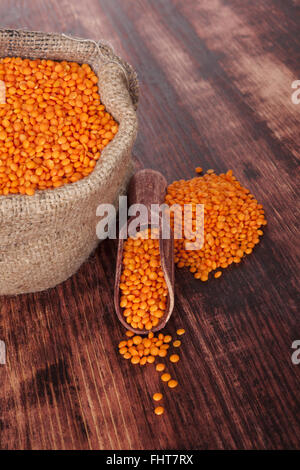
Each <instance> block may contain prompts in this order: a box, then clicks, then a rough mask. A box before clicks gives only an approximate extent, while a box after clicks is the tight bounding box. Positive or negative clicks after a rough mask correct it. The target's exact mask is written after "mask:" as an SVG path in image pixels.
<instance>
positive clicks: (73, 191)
mask: <svg viewBox="0 0 300 470" xmlns="http://www.w3.org/2000/svg"><path fill="white" fill-rule="evenodd" d="M3 33H4V34H5V33H7V34H16V33H20V34H26V35H27V34H28V35H33V36H34V35H38V36H41V38H44V37H45V36H47V37H50V36H51V37H57V38H67V39H70V40H75V41H78V42H89V43H90V44H94V45H95V48H94V50H93V51H92V52H91V53H90V55H89V56H87V59H86V61H85V63H89V61H90V60H91V59H92V58H93V57H95V56H97V55H98V48H100V49H101V50H102V52H104V53H106V54H107V57H108V60H107V62H106V63H104V64H103V65H102V67H101V71H102V70H103V69H104V67H106V66H109V67H111V68H112V69H115V70H118V69H119V70H122V73H123V74H124V73H126V74H128V75H127V78H128V81H127V84H126V85H127V89H128V93H129V94H130V97H131V102H132V109H130V108H129V109H128V112H127V113H125V114H124V115H123V119H122V120H121V121H120V122H119V129H118V133H117V134H116V135H115V137H114V139H113V140H112V141H111V142H110V143H109V144H108V145H107V146H106V147H105V148H104V149H103V151H102V152H101V157H100V159H99V160H98V161H97V164H96V166H95V168H94V170H93V172H92V173H90V175H88V176H86V177H85V178H83V179H81V180H79V181H77V182H75V183H71V184H65V185H63V186H61V187H59V188H55V189H46V190H37V191H36V193H35V194H34V195H33V196H26V195H21V194H11V195H6V196H3V195H0V215H1V212H2V213H6V216H7V210H8V209H14V208H15V204H16V203H18V210H20V209H21V206H22V209H21V210H22V212H23V215H27V214H28V213H30V212H31V211H36V209H37V208H41V205H43V206H44V207H43V210H45V211H47V206H48V204H49V206H51V201H53V200H57V199H61V200H62V201H63V200H70V199H73V197H72V196H74V197H76V198H78V197H79V196H82V197H85V195H86V194H87V192H88V193H90V191H91V190H92V188H95V187H97V186H98V185H101V184H103V179H104V178H103V176H104V175H103V174H102V167H103V166H104V165H105V162H107V161H111V162H112V163H113V161H114V160H116V158H115V155H117V154H118V153H119V150H118V149H117V147H118V146H120V142H122V140H124V139H126V138H128V137H131V138H132V136H133V135H135V134H136V130H137V117H136V113H135V109H136V108H137V105H138V98H139V88H138V80H137V74H136V72H135V71H134V69H133V68H132V66H131V65H130V64H128V63H127V62H126V61H124V60H123V59H121V58H120V57H118V56H117V55H116V54H115V53H114V52H113V48H112V46H111V45H110V44H109V43H108V42H107V41H104V42H103V43H102V42H101V40H100V41H98V42H96V41H93V40H90V39H86V38H78V37H75V36H73V35H71V34H68V35H65V34H64V33H56V32H54V33H48V32H43V31H32V30H26V29H3V28H0V35H1V34H3ZM23 57H24V58H26V54H25V55H24V56H23ZM27 57H28V56H27ZM28 58H30V57H28ZM41 59H43V57H41ZM110 59H113V60H110ZM91 67H92V68H93V66H92V65H91ZM124 78H125V76H124ZM100 79H101V77H100V76H99V80H100ZM130 81H131V83H132V86H131V90H130V87H129V85H128V84H129V83H130ZM100 99H101V102H102V103H103V104H104V105H105V107H106V108H109V102H105V101H104V100H102V97H101V96H100ZM125 130H126V132H125ZM115 148H116V150H114V149H115ZM115 163H117V162H115ZM114 169H115V165H112V166H111V168H110V170H111V171H110V173H112V172H113V171H114ZM106 171H107V167H106ZM105 176H106V180H107V178H108V177H109V175H107V174H106V175H105ZM12 215H13V214H12Z"/></svg>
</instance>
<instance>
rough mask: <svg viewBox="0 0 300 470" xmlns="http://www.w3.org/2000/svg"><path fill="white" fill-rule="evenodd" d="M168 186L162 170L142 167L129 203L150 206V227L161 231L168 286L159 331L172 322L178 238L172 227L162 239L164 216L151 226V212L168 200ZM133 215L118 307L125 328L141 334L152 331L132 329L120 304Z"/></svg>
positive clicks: (120, 251)
mask: <svg viewBox="0 0 300 470" xmlns="http://www.w3.org/2000/svg"><path fill="white" fill-rule="evenodd" d="M166 189H167V182H166V179H165V178H164V176H163V175H162V174H161V173H159V172H158V171H154V170H140V171H138V172H137V173H135V175H134V176H133V177H132V178H131V180H130V183H129V188H128V203H129V205H130V206H131V205H132V204H144V205H145V206H146V207H147V209H148V224H149V225H148V226H149V228H157V229H158V230H159V250H160V260H161V267H162V271H163V273H164V277H165V281H166V284H167V288H168V298H167V308H166V311H165V314H164V316H163V317H162V318H161V319H160V322H159V323H158V325H157V326H155V327H154V328H153V329H152V330H151V331H153V332H154V331H158V330H160V329H162V328H163V327H164V326H165V325H166V323H167V322H168V320H169V318H170V316H171V314H172V311H173V308H174V238H173V232H172V229H170V238H168V239H163V238H162V216H161V214H159V217H158V225H157V224H156V225H153V224H152V225H150V222H151V221H150V219H151V217H150V214H151V204H163V203H164V200H165V194H166ZM134 219H135V216H134V217H131V218H130V219H129V220H128V221H127V223H126V224H125V225H124V226H123V227H122V228H121V230H120V237H119V245H118V255H117V265H116V278H115V293H114V302H115V309H116V312H117V315H118V318H119V320H120V322H121V323H122V324H123V325H124V326H125V328H127V329H129V330H131V331H133V332H134V333H137V334H148V333H149V330H146V329H144V330H140V329H138V328H132V326H131V325H129V324H128V323H127V322H126V319H125V317H124V315H123V309H122V308H121V307H120V278H121V274H122V260H123V246H124V235H125V234H126V233H127V229H128V226H129V224H130V222H131V221H132V220H134ZM144 228H147V226H144V227H139V229H140V230H143V229H144Z"/></svg>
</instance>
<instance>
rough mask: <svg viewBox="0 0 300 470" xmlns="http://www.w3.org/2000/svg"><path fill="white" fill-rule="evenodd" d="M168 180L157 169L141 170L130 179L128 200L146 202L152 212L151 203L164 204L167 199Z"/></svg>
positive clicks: (135, 202) (138, 202)
mask: <svg viewBox="0 0 300 470" xmlns="http://www.w3.org/2000/svg"><path fill="white" fill-rule="evenodd" d="M166 189H167V181H166V179H165V178H164V176H163V175H162V174H161V173H159V172H158V171H155V170H148V169H145V170H140V171H138V172H137V173H135V174H134V175H133V177H132V178H131V180H130V185H129V192H128V202H129V205H132V204H144V205H145V206H146V207H147V209H148V213H150V209H151V204H162V203H163V202H164V199H165V194H166Z"/></svg>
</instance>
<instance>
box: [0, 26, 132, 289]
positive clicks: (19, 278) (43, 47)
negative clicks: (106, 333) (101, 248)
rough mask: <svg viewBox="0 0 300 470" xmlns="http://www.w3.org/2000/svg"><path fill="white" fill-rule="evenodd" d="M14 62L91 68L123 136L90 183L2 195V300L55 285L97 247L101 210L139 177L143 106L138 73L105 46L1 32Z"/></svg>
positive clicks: (0, 44)
mask: <svg viewBox="0 0 300 470" xmlns="http://www.w3.org/2000/svg"><path fill="white" fill-rule="evenodd" d="M7 56H10V57H22V58H30V59H35V58H40V59H52V60H67V61H72V62H78V63H87V64H89V65H90V66H91V67H92V69H93V70H94V72H95V73H96V74H97V76H98V78H99V83H98V86H99V93H100V97H101V101H102V103H103V104H104V105H105V106H106V108H107V110H108V112H109V113H111V114H112V116H113V117H114V118H115V119H116V120H117V121H118V123H119V130H118V133H117V134H116V135H115V137H114V139H113V140H112V141H111V142H110V143H109V144H108V145H107V146H106V147H105V148H104V150H103V151H102V153H101V157H100V159H99V160H98V162H97V165H96V167H95V169H94V171H93V172H92V173H91V174H90V175H89V176H87V177H86V178H83V179H82V180H80V181H78V182H76V183H72V184H67V185H64V186H62V187H59V188H56V189H49V190H44V191H37V192H36V193H35V194H34V195H33V196H25V195H18V194H16V195H8V196H0V295H13V294H19V293H26V292H36V291H41V290H45V289H48V288H50V287H53V286H55V285H57V284H59V283H60V282H62V281H64V280H66V279H67V278H69V277H70V276H71V275H72V274H74V273H75V272H76V271H77V269H78V268H79V267H80V265H81V264H82V263H83V262H84V261H85V260H86V259H87V258H88V256H89V255H90V253H91V252H92V251H93V250H94V249H95V247H96V246H97V243H98V242H99V240H98V239H97V235H96V224H97V222H98V221H99V218H97V216H96V208H97V206H98V205H99V204H101V203H112V204H116V203H117V201H118V196H119V194H121V193H123V192H124V190H125V188H126V184H127V181H128V179H129V176H130V175H131V173H132V161H131V152H132V146H133V143H134V141H135V138H136V132H137V117H136V107H137V103H138V81H137V77H136V74H135V72H134V70H133V69H132V67H131V66H130V65H129V64H127V63H126V62H125V61H123V60H122V59H120V58H119V57H118V56H116V55H115V54H114V52H113V50H112V48H111V47H110V46H109V45H107V44H106V43H104V42H101V41H99V42H97V43H96V42H94V41H89V40H84V39H83V40H81V39H77V38H72V37H69V36H65V35H61V34H54V33H50V34H46V33H41V32H31V31H16V30H0V57H7Z"/></svg>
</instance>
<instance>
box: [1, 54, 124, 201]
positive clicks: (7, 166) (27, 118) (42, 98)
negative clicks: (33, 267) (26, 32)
mask: <svg viewBox="0 0 300 470" xmlns="http://www.w3.org/2000/svg"><path fill="white" fill-rule="evenodd" d="M97 82H98V78H97V76H96V75H95V73H94V72H93V71H92V69H91V68H90V66H89V65H87V64H83V65H79V64H77V63H75V62H66V61H63V62H55V61H52V60H40V59H36V60H29V59H21V58H20V57H16V58H15V57H6V58H4V59H0V84H2V87H3V86H5V95H6V99H5V102H4V103H3V104H1V106H0V195H7V194H18V193H19V194H26V195H28V196H32V195H33V194H34V193H35V191H36V190H38V189H39V190H43V189H50V188H52V189H53V188H57V187H59V186H62V185H64V184H67V183H74V182H76V181H79V180H80V179H81V178H84V177H85V176H88V175H89V174H90V173H91V172H92V171H93V170H94V168H95V165H96V163H97V160H99V158H100V154H101V151H102V150H103V148H104V147H105V146H106V145H107V144H108V143H109V142H110V141H111V140H112V139H113V137H114V135H115V134H116V133H117V131H118V124H117V123H116V122H115V121H114V119H113V118H112V116H111V115H110V114H109V113H108V112H107V111H106V109H105V107H104V105H103V104H102V103H101V101H100V96H99V93H98V87H97ZM2 95H3V90H2V93H1V96H2Z"/></svg>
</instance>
